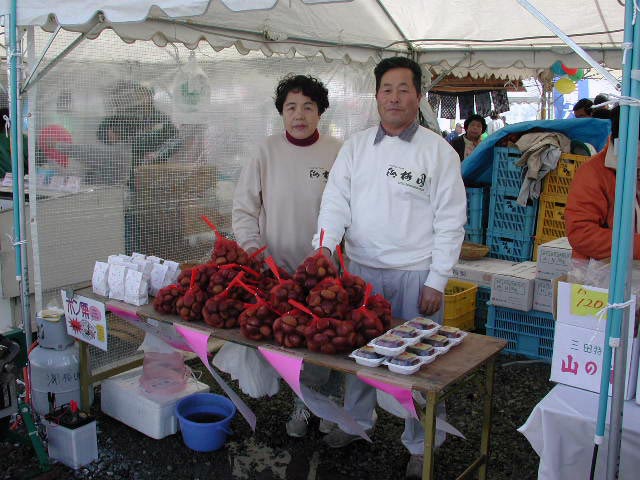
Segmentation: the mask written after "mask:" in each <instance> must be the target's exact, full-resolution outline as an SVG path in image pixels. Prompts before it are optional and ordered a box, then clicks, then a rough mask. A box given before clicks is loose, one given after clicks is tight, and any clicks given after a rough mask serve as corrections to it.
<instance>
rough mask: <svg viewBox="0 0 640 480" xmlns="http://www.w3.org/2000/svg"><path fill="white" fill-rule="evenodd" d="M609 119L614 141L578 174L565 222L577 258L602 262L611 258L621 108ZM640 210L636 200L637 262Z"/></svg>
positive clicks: (639, 239)
mask: <svg viewBox="0 0 640 480" xmlns="http://www.w3.org/2000/svg"><path fill="white" fill-rule="evenodd" d="M610 119H611V138H610V139H609V143H608V145H607V146H606V147H605V148H604V149H603V150H602V151H601V152H599V153H597V154H596V155H594V156H593V157H591V159H590V160H589V161H587V162H586V163H585V164H583V165H582V166H581V167H580V168H579V169H578V170H577V171H576V173H575V176H574V177H573V181H572V182H571V186H570V187H569V197H568V199H567V206H566V209H565V212H564V220H565V225H566V229H567V237H568V238H569V243H570V244H571V248H573V256H574V258H582V259H588V258H593V259H596V260H602V259H605V258H609V257H611V244H612V241H611V238H612V235H613V214H614V211H613V210H614V205H615V197H616V167H617V163H618V158H617V154H616V152H617V143H618V138H619V130H620V107H619V106H616V107H614V108H613V109H612V110H611V118H610ZM639 137H640V135H639ZM636 196H637V194H636ZM639 208H640V207H638V200H637V198H636V208H635V211H636V214H635V216H634V225H635V228H634V236H633V258H634V259H635V260H640V230H639V228H638V225H639V216H638V211H639Z"/></svg>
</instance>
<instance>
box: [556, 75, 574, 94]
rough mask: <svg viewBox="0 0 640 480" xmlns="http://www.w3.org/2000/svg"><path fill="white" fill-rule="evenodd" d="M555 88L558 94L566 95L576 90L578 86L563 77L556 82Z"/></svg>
mask: <svg viewBox="0 0 640 480" xmlns="http://www.w3.org/2000/svg"><path fill="white" fill-rule="evenodd" d="M555 87H556V90H557V91H558V92H560V93H562V94H563V95H566V94H568V93H571V92H573V91H574V90H575V89H576V84H575V83H574V82H573V80H571V79H570V78H569V77H562V78H560V79H558V81H556V85H555Z"/></svg>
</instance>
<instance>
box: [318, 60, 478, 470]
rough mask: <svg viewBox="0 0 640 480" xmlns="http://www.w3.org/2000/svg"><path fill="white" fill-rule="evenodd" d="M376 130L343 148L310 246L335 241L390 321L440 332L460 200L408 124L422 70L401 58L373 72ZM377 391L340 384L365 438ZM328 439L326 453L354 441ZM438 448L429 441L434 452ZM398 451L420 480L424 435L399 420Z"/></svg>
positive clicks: (456, 177)
mask: <svg viewBox="0 0 640 480" xmlns="http://www.w3.org/2000/svg"><path fill="white" fill-rule="evenodd" d="M374 73H375V76H376V100H377V103H378V113H379V114H380V124H379V125H378V126H376V127H372V128H369V129H367V130H364V131H362V132H359V133H357V134H355V135H354V136H352V137H351V138H349V139H348V140H347V141H346V142H345V143H344V145H343V147H342V148H341V149H340V153H339V154H338V158H336V161H335V163H334V165H333V168H332V170H331V174H330V175H329V182H328V183H327V186H326V188H325V190H324V194H323V196H322V205H321V207H320V215H319V216H318V229H317V232H316V235H315V236H314V240H313V245H314V247H315V248H318V246H319V232H320V230H321V229H324V232H325V235H324V244H323V245H324V247H323V251H324V253H325V254H327V255H330V254H331V253H332V251H333V249H334V248H335V246H336V245H337V244H338V243H339V242H340V241H341V240H342V239H343V237H344V240H345V244H346V253H347V255H348V257H349V260H350V267H349V270H350V272H352V273H354V274H356V275H360V276H361V277H363V278H364V279H365V280H366V281H368V282H370V283H371V284H373V287H374V289H375V290H376V291H377V292H378V293H382V294H383V295H384V296H385V297H386V298H387V299H388V300H389V301H390V302H391V304H392V311H393V315H394V317H398V318H403V319H410V318H412V317H414V316H417V315H420V314H422V315H430V316H431V318H434V319H435V320H437V321H439V322H441V321H442V318H443V317H442V310H443V300H444V293H443V292H444V288H445V286H446V284H447V279H448V277H449V276H450V275H451V270H452V267H453V265H454V264H455V263H456V261H457V259H458V256H459V254H460V248H461V245H462V241H463V239H464V225H465V223H466V196H465V189H464V184H463V182H462V178H461V176H460V160H459V158H458V155H457V154H456V152H455V151H454V150H453V148H451V146H450V145H449V144H448V143H447V142H446V140H444V139H443V138H442V137H441V136H439V135H437V134H434V133H433V132H431V131H429V130H427V129H426V128H423V127H420V126H419V125H418V123H417V122H416V118H417V114H418V109H419V103H420V99H421V97H422V94H421V90H420V85H421V70H420V67H419V66H418V64H417V63H415V62H414V61H412V60H410V59H408V58H402V57H394V58H388V59H385V60H382V61H381V62H380V63H379V64H378V65H377V66H376V68H375V71H374ZM375 403H376V391H375V389H373V387H370V386H368V385H367V384H365V383H364V382H361V381H360V380H358V378H357V377H355V376H348V378H347V381H346V390H345V409H346V410H347V411H349V412H350V413H351V414H352V415H353V416H354V418H355V419H356V420H357V421H358V422H359V423H360V424H361V425H362V426H363V427H364V428H365V429H367V430H371V429H373V426H374V422H375V413H374V407H375ZM351 433H352V432H344V431H342V430H340V429H335V430H333V431H332V432H331V433H329V434H328V435H326V436H325V438H324V441H325V443H327V444H328V445H329V446H330V447H334V448H339V447H342V446H345V445H347V444H349V443H351V442H352V441H355V440H357V439H359V438H360V437H358V436H356V435H352V434H351ZM443 441H444V432H438V435H437V438H436V444H438V442H439V443H442V442H443ZM402 443H403V444H404V445H405V446H406V447H407V449H408V450H409V452H410V453H411V459H410V461H409V464H408V465H407V472H406V476H407V478H421V476H422V464H423V457H422V453H423V451H424V430H423V428H422V426H421V424H420V422H418V421H417V420H415V419H413V418H409V419H406V420H405V430H404V432H403V434H402Z"/></svg>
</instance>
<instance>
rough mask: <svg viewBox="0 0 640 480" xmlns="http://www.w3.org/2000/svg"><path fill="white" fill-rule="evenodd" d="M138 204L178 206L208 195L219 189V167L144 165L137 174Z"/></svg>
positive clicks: (135, 192)
mask: <svg viewBox="0 0 640 480" xmlns="http://www.w3.org/2000/svg"><path fill="white" fill-rule="evenodd" d="M134 183H135V188H134V198H133V200H134V204H137V205H138V206H139V207H141V208H142V207H144V206H146V207H150V208H154V207H157V203H158V202H160V203H164V204H166V205H167V206H168V205H171V206H174V207H175V206H177V205H176V204H175V202H176V201H178V200H193V199H196V198H204V196H205V192H207V191H208V190H211V189H215V186H216V168H215V167H214V166H213V165H200V164H196V163H162V164H156V165H142V166H139V167H137V168H136V169H135V173H134Z"/></svg>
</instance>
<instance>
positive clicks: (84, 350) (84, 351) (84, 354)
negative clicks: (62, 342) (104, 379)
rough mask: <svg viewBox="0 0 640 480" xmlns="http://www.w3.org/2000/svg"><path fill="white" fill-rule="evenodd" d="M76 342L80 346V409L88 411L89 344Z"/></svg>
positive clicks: (89, 381)
mask: <svg viewBox="0 0 640 480" xmlns="http://www.w3.org/2000/svg"><path fill="white" fill-rule="evenodd" d="M78 343H79V347H80V409H81V410H84V411H85V412H88V411H89V409H90V408H91V405H89V388H90V387H91V379H90V377H91V372H90V370H91V365H90V359H89V344H88V343H86V342H78Z"/></svg>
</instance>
